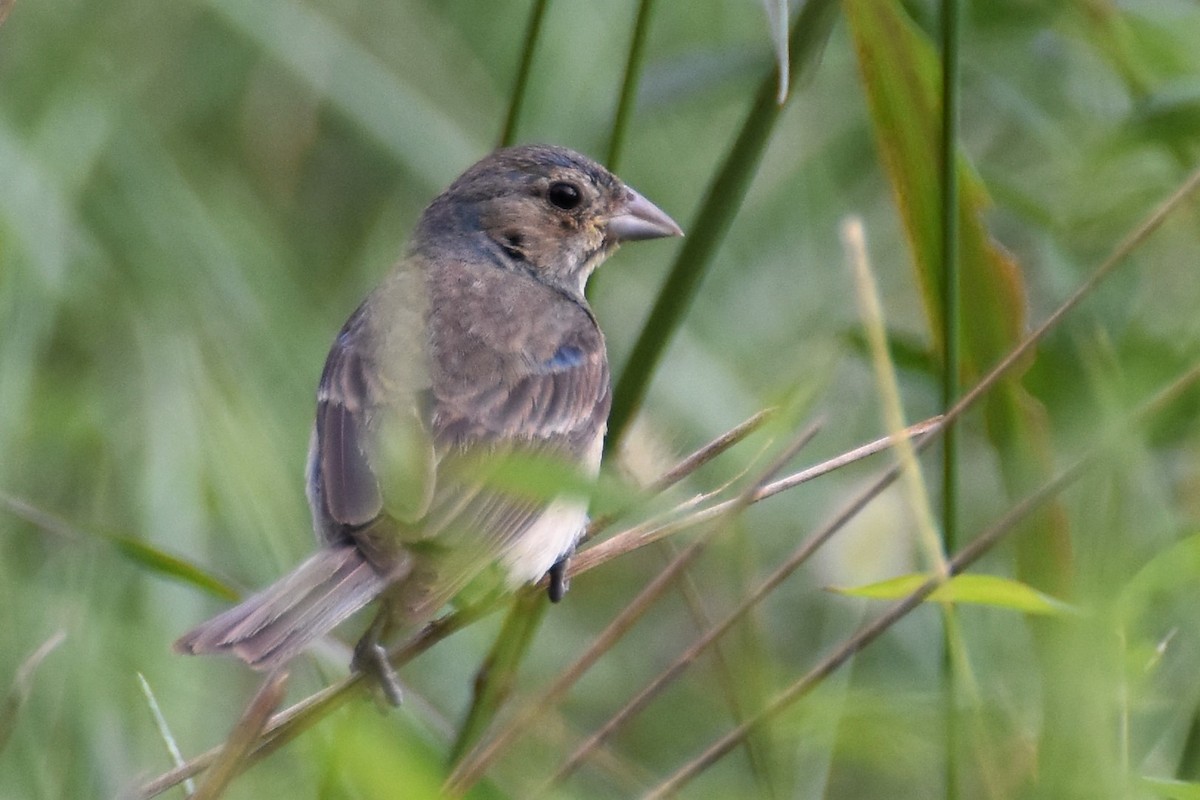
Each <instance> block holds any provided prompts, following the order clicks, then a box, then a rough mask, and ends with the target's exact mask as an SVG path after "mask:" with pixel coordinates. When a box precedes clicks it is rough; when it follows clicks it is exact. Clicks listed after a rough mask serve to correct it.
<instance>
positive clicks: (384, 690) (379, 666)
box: [350, 636, 404, 708]
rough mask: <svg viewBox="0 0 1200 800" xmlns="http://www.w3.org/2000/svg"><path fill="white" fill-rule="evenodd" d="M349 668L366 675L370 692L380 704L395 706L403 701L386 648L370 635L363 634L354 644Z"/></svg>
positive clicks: (397, 678) (402, 694)
mask: <svg viewBox="0 0 1200 800" xmlns="http://www.w3.org/2000/svg"><path fill="white" fill-rule="evenodd" d="M350 668H351V669H352V670H354V671H355V672H361V673H362V674H364V675H366V676H367V678H368V679H369V680H370V681H371V683H372V693H373V694H374V695H375V699H376V700H377V701H378V702H379V704H380V706H384V704H385V703H386V704H387V706H390V707H392V708H396V707H398V706H400V705H401V704H402V703H403V702H404V691H403V690H402V689H401V688H400V678H399V676H397V675H396V669H395V668H394V667H393V666H392V662H390V661H388V656H387V649H386V648H385V647H384V646H383V645H382V644H380V643H379V640H378V639H375V638H374V637H372V636H364V637H363V638H362V639H361V640H359V642H358V644H357V645H355V646H354V659H353V660H352V661H351V662H350Z"/></svg>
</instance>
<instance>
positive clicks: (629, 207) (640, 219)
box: [608, 189, 683, 242]
mask: <svg viewBox="0 0 1200 800" xmlns="http://www.w3.org/2000/svg"><path fill="white" fill-rule="evenodd" d="M628 191H629V196H628V198H627V199H626V201H625V207H624V208H622V209H621V211H620V213H618V214H616V215H614V216H613V217H611V218H610V219H609V220H608V238H609V239H610V240H611V241H614V242H634V241H637V240H639V239H659V238H661V237H663V236H683V231H682V230H681V229H680V228H679V226H678V225H676V224H675V220H673V219H671V218H670V217H668V216H667V215H666V213H665V212H664V211H663V210H662V209H661V208H659V207H658V206H656V205H654V203H651V202H650V201H649V200H647V199H646V198H644V197H642V196H641V195H640V194H638V193H637V192H635V191H634V190H633V189H629V190H628Z"/></svg>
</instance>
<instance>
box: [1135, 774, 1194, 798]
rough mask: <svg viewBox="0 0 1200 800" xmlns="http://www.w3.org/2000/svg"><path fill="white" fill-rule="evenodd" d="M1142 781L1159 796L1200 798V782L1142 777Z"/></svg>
mask: <svg viewBox="0 0 1200 800" xmlns="http://www.w3.org/2000/svg"><path fill="white" fill-rule="evenodd" d="M1142 783H1143V784H1145V786H1146V788H1147V789H1149V790H1150V791H1152V792H1154V794H1155V795H1156V796H1157V797H1167V798H1170V800H1200V783H1191V782H1189V781H1176V780H1171V779H1169V778H1142Z"/></svg>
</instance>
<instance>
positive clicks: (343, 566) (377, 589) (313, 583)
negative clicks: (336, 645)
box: [175, 545, 409, 670]
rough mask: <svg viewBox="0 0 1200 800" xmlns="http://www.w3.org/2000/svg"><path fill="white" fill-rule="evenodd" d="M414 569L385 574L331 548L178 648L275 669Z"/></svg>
mask: <svg viewBox="0 0 1200 800" xmlns="http://www.w3.org/2000/svg"><path fill="white" fill-rule="evenodd" d="M408 568H409V566H408V565H407V564H401V565H398V569H393V570H391V571H390V572H386V573H385V572H381V571H379V570H378V569H376V568H375V567H374V566H372V565H371V563H370V562H369V561H367V559H366V557H365V556H364V555H363V554H362V552H361V551H360V550H359V549H358V548H357V547H355V546H353V545H338V546H334V547H326V548H324V549H322V550H320V551H318V552H317V553H316V554H315V555H313V556H312V557H310V558H309V559H308V560H307V561H305V562H304V563H302V564H300V566H298V567H296V568H295V569H294V570H292V571H291V572H290V573H288V574H287V575H285V576H284V577H283V578H281V579H280V580H278V581H277V582H275V583H274V584H272V585H271V586H268V587H267V588H266V589H264V590H263V591H261V592H259V593H258V594H256V595H254V596H253V597H250V598H248V599H246V600H244V601H242V602H241V603H239V604H238V605H236V606H234V607H233V608H231V609H229V610H228V611H226V612H224V613H223V614H220V615H218V616H216V617H213V618H212V619H210V620H208V621H207V622H204V623H202V624H200V625H198V626H196V627H195V628H193V629H192V630H191V631H189V632H188V633H186V634H184V635H183V636H182V637H180V639H179V640H178V641H177V642H175V649H176V650H177V651H178V652H180V653H189V654H192V655H198V654H201V653H228V654H231V655H234V656H237V657H238V658H240V659H242V660H243V661H245V662H246V663H247V664H249V665H250V666H251V667H253V668H254V669H258V670H271V669H274V668H276V667H278V666H281V665H283V664H285V663H287V662H288V661H289V660H291V659H292V658H293V657H294V656H295V655H296V654H298V653H299V652H300V651H301V650H303V649H304V648H305V647H306V646H307V645H308V644H309V643H310V642H312V641H313V640H314V639H316V638H318V637H320V636H323V635H325V634H326V633H328V632H329V631H331V630H333V629H334V628H335V627H336V626H337V625H338V624H339V623H340V622H342V621H343V620H345V619H346V618H347V617H349V616H350V615H351V614H353V613H354V612H356V611H358V610H359V609H360V608H362V607H363V606H365V605H367V604H368V603H370V602H371V601H372V600H374V599H375V598H376V597H378V596H379V595H380V594H381V593H382V592H383V590H384V589H385V588H387V586H388V585H389V584H390V583H392V582H393V581H396V580H398V579H400V578H402V577H403V573H404V571H405V570H407V569H408ZM398 572H399V573H400V574H397V573H398Z"/></svg>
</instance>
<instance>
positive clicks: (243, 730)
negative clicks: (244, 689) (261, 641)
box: [190, 671, 288, 800]
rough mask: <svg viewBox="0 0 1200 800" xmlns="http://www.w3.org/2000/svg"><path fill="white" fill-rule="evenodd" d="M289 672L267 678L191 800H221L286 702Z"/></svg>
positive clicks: (273, 674) (281, 672)
mask: <svg viewBox="0 0 1200 800" xmlns="http://www.w3.org/2000/svg"><path fill="white" fill-rule="evenodd" d="M287 681H288V673H287V672H286V671H279V672H274V673H272V674H271V675H269V676H267V679H266V681H264V682H263V685H262V687H261V688H260V689H259V690H258V692H257V693H256V694H255V695H254V699H253V700H251V701H250V705H248V706H246V711H245V712H244V713H243V714H242V718H241V719H239V720H238V722H237V725H235V726H234V728H233V730H232V731H231V732H230V734H229V738H228V739H226V740H225V744H224V746H223V747H222V748H221V752H220V754H218V755H217V757H216V759H215V760H214V761H213V763H212V766H210V767H209V769H208V771H207V772H206V773H205V776H204V782H203V783H201V784H200V786H199V787H198V788H197V789H196V791H195V792H194V793H193V794H192V796H191V798H190V800H217V798H218V797H220V796H221V795H222V794H223V793H224V792H225V789H226V788H227V787H228V786H229V784H230V782H231V781H233V779H234V778H235V777H236V776H237V774H238V773H239V772H241V770H242V764H243V762H245V761H246V758H247V757H248V756H249V755H250V754H251V752H253V748H254V746H255V745H256V744H257V742H258V740H259V737H261V736H262V733H263V731H264V730H265V729H266V727H267V721H268V720H269V719H270V718H271V712H273V711H274V710H275V709H276V708H278V707H279V704H280V703H281V702H283V695H284V691H285V690H286V689H287Z"/></svg>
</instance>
